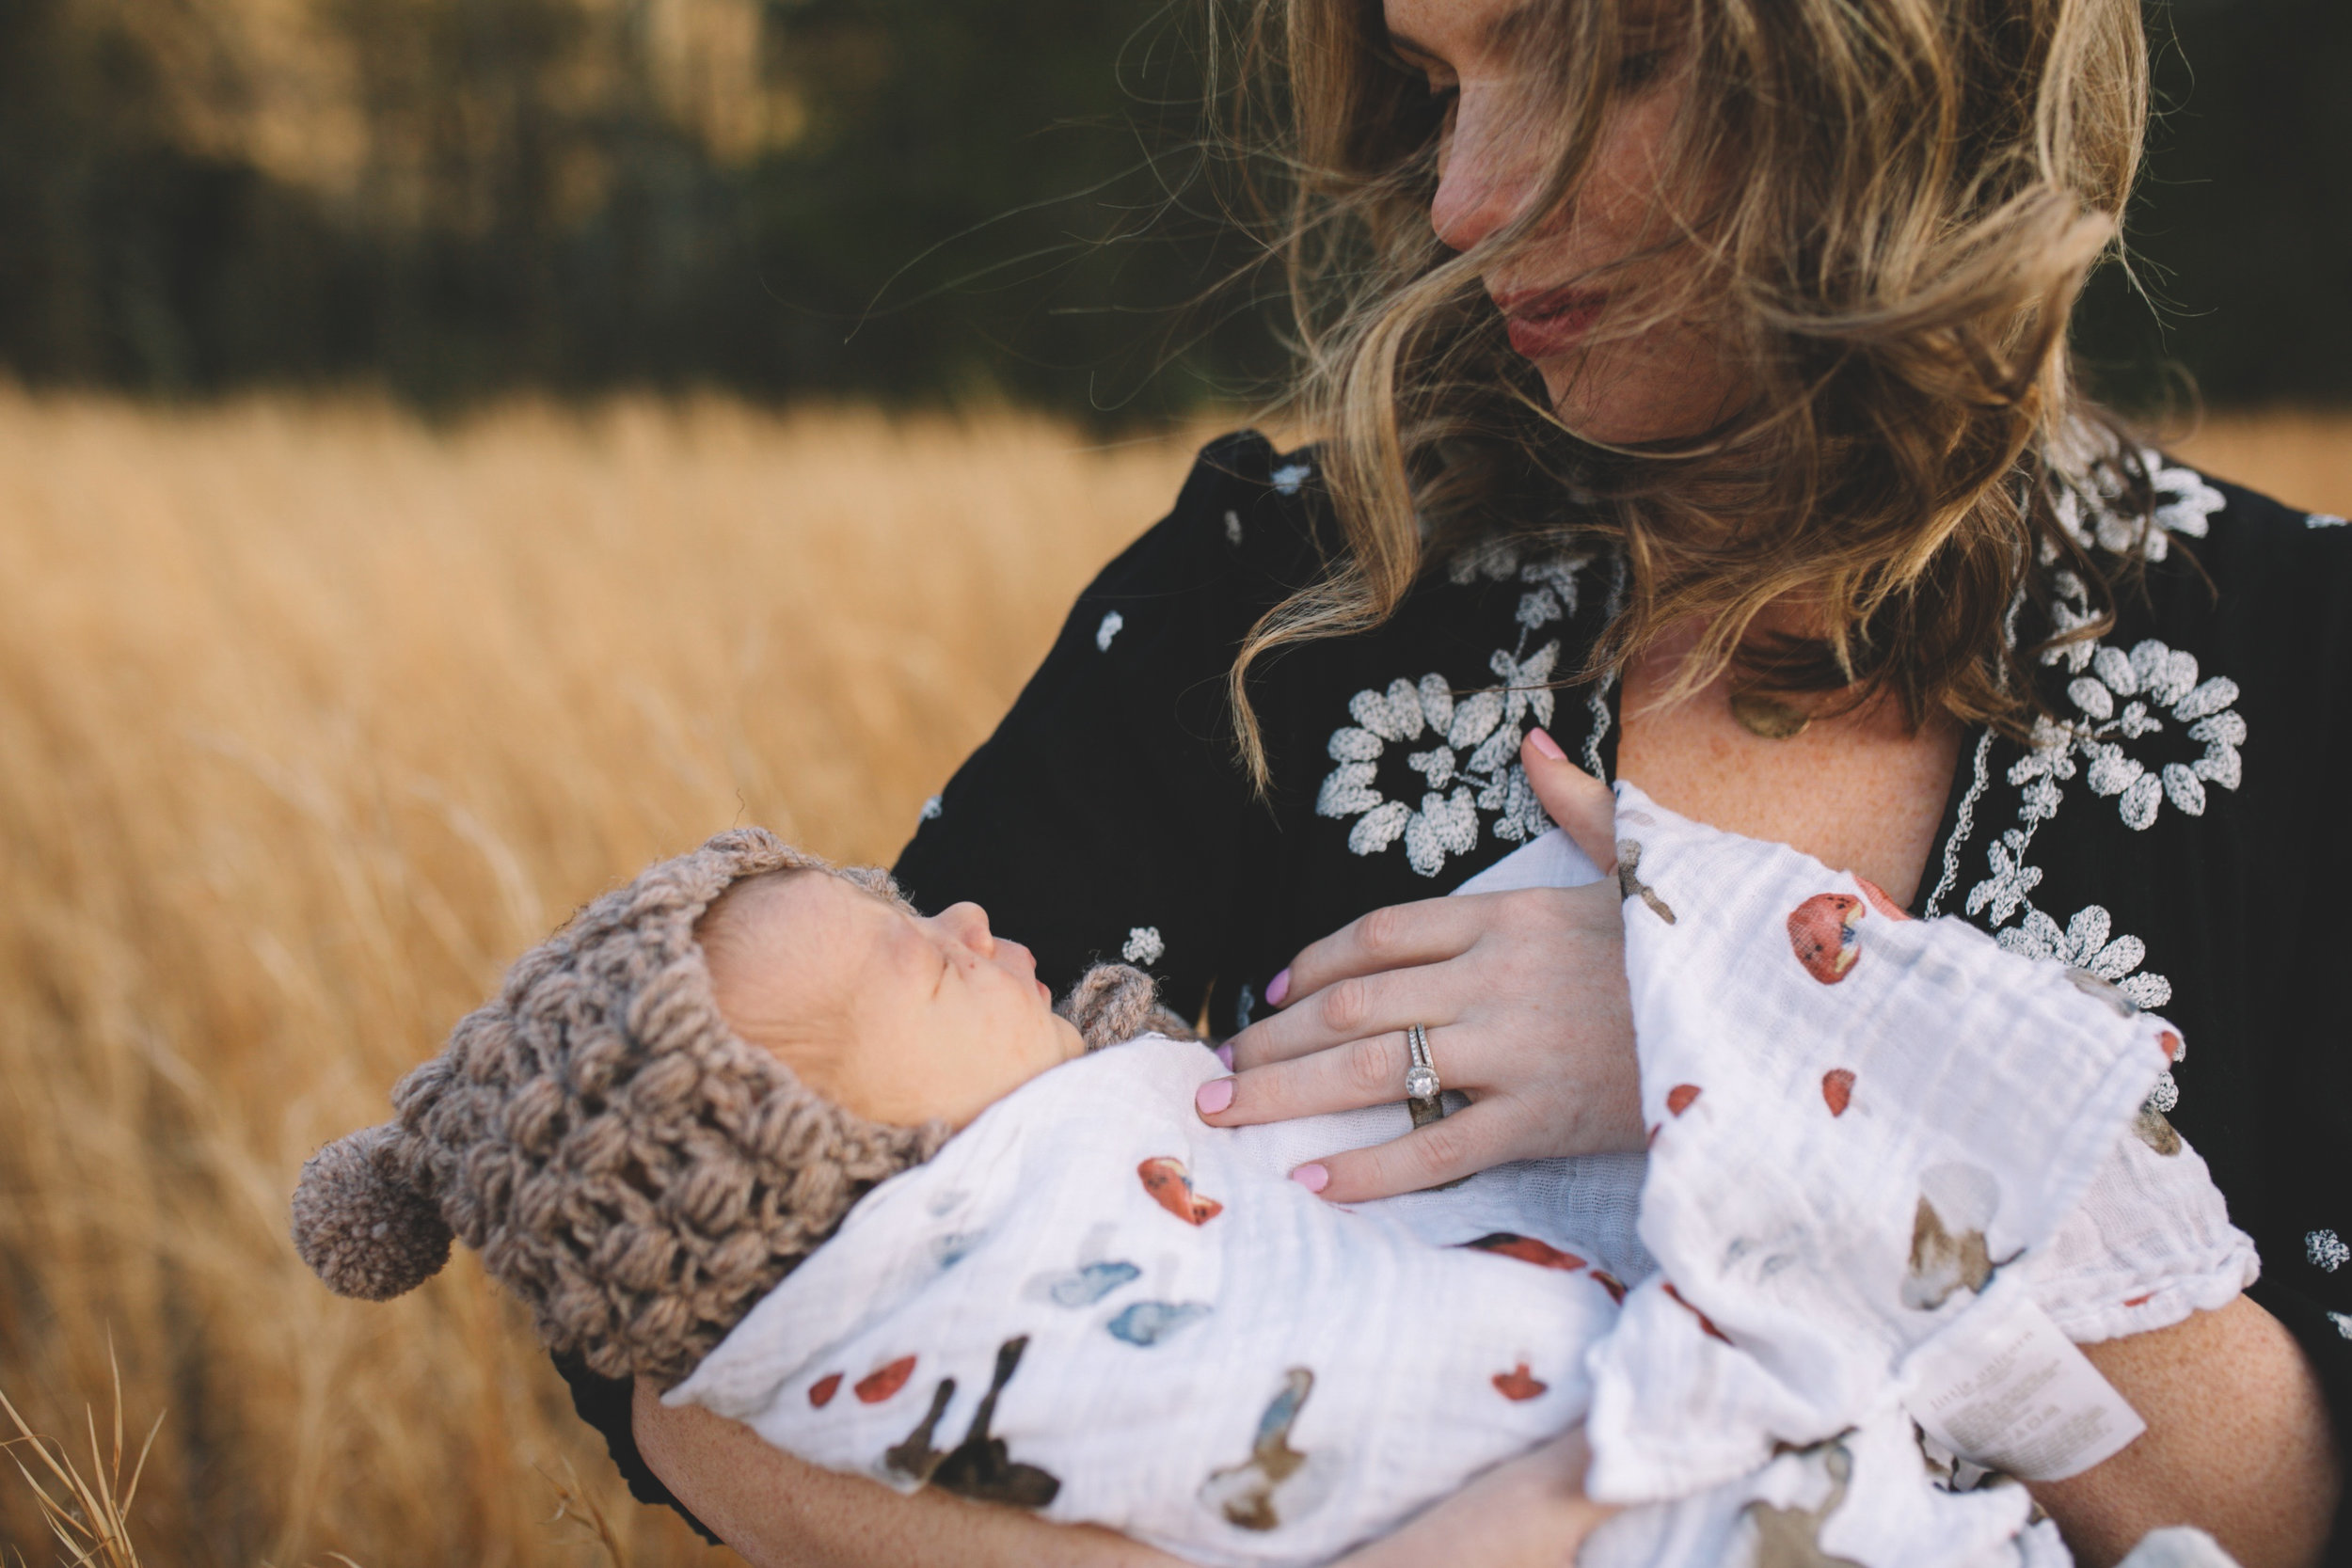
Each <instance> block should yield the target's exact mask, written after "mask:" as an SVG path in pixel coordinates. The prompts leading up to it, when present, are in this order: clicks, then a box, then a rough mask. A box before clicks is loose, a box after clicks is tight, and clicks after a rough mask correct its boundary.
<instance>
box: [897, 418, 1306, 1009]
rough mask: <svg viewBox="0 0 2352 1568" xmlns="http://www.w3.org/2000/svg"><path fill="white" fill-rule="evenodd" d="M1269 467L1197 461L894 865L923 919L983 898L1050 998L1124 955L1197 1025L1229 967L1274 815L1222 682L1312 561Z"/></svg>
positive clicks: (1255, 459) (1254, 439) (1246, 450)
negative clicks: (1240, 752) (1259, 790)
mask: <svg viewBox="0 0 2352 1568" xmlns="http://www.w3.org/2000/svg"><path fill="white" fill-rule="evenodd" d="M1273 462H1274V454H1273V451H1272V449H1271V448H1270V447H1269V446H1268V445H1267V444H1266V442H1265V441H1264V440H1263V438H1262V437H1260V436H1255V435H1251V434H1244V435H1241V436H1229V437H1227V438H1225V439H1224V440H1221V441H1218V442H1216V443H1213V444H1212V445H1211V446H1209V447H1208V448H1207V449H1205V450H1204V451H1202V452H1201V454H1200V460H1199V462H1198V463H1196V465H1195V466H1194V467H1193V470H1192V474H1191V477H1190V478H1189V479H1188V480H1187V481H1186V483H1185V484H1184V491H1183V493H1182V494H1181V495H1180V496H1179V498H1178V499H1177V502H1176V507H1175V510H1174V511H1173V512H1171V513H1170V514H1169V515H1168V517H1167V518H1166V519H1165V520H1163V521H1162V522H1160V523H1159V524H1158V525H1157V526H1155V527H1154V528H1152V530H1151V531H1149V532H1147V533H1145V534H1144V535H1143V536H1142V537H1141V538H1140V539H1138V540H1137V541H1136V543H1135V544H1134V545H1132V546H1129V547H1128V548H1127V549H1126V550H1125V551H1124V552H1123V553H1121V554H1120V556H1119V557H1118V559H1117V560H1115V561H1113V562H1111V563H1110V564H1109V565H1108V566H1106V567H1104V570H1103V572H1102V575H1101V576H1099V577H1098V578H1095V580H1094V582H1093V583H1092V584H1091V585H1090V586H1089V588H1088V589H1087V590H1086V592H1085V593H1084V594H1080V595H1079V597H1078V602H1077V605H1076V607H1075V608H1074V609H1073V610H1071V612H1070V618H1069V620H1068V621H1067V622H1066V623H1064V625H1063V626H1062V629H1061V634H1060V636H1059V637H1058V638H1057V639H1056V641H1055V643H1054V647H1053V651H1052V652H1051V653H1050V654H1048V655H1047V656H1046V658H1045V662H1044V663H1043V665H1042V666H1041V667H1040V669H1039V670H1038V672H1037V673H1036V674H1035V675H1034V676H1033V677H1031V679H1030V681H1029V684H1028V686H1027V688H1026V689H1025V690H1023V692H1022V693H1021V696H1020V698H1019V699H1018V700H1017V701H1016V702H1015V703H1014V704H1013V706H1012V710H1011V712H1009V714H1007V715H1006V716H1005V720H1004V721H1003V722H1002V723H1001V724H999V725H998V726H997V729H996V733H995V734H994V735H993V736H990V737H989V739H988V740H987V741H986V742H985V743H984V744H983V745H982V746H981V747H980V748H979V750H977V752H974V753H973V754H972V756H971V758H970V759H969V760H968V761H967V762H965V763H964V765H963V766H962V768H960V769H958V770H957V772H956V775H955V777H954V778H953V779H951V780H950V781H949V782H948V784H947V786H946V789H944V790H943V791H941V793H940V794H939V796H938V797H937V799H936V800H935V802H934V803H933V805H931V806H927V807H926V809H925V813H924V820H923V821H922V823H921V824H920V825H919V827H918V828H917V830H916V832H915V835H914V841H913V842H912V843H910V844H909V845H908V846H907V847H906V849H905V851H904V852H903V853H902V854H901V855H900V857H899V860H898V866H897V867H896V872H897V876H898V880H899V883H900V885H901V886H902V887H904V888H905V890H906V892H907V894H908V895H909V896H910V897H912V898H913V899H914V902H915V903H916V904H917V905H918V906H919V907H921V908H923V909H925V910H930V911H936V910H938V909H941V908H944V907H945V906H946V905H948V904H951V903H956V902H959V901H961V900H965V899H969V900H972V901H974V902H977V903H978V904H979V905H981V906H982V907H983V908H985V909H986V910H987V911H988V912H989V917H990V923H991V925H992V926H993V928H994V929H996V930H997V931H999V932H1001V933H1003V934H1004V935H1006V936H1009V937H1011V938H1012V939H1014V940H1015V941H1018V942H1022V943H1024V944H1025V945H1027V946H1028V947H1030V948H1031V949H1032V950H1033V951H1035V953H1036V954H1037V959H1038V973H1039V975H1040V977H1041V978H1042V979H1043V980H1044V981H1045V982H1046V984H1047V985H1049V986H1051V987H1052V988H1053V989H1054V990H1056V991H1057V992H1059V991H1062V990H1067V989H1068V987H1069V986H1070V985H1071V983H1072V982H1073V981H1074V980H1075V979H1076V978H1077V977H1078V975H1079V974H1082V973H1084V972H1085V970H1086V968H1087V967H1088V966H1089V964H1091V963H1094V962H1097V961H1103V960H1120V961H1124V962H1127V963H1132V964H1135V965H1136V966H1137V967H1139V968H1142V969H1144V970H1147V971H1149V972H1150V973H1151V974H1152V975H1153V976H1154V977H1155V978H1157V979H1158V981H1159V983H1160V990H1161V996H1162V999H1163V1000H1164V1001H1165V1002H1166V1003H1167V1005H1168V1006H1169V1007H1171V1008H1172V1009H1174V1010H1175V1011H1176V1012H1178V1013H1180V1014H1182V1015H1183V1016H1184V1017H1186V1018H1191V1017H1194V1016H1195V1015H1197V1014H1198V1013H1199V1011H1200V1007H1201V1005H1202V1003H1203V1001H1204V999H1205V998H1206V995H1207V992H1208V989H1209V986H1210V984H1211V983H1212V981H1213V980H1214V979H1215V978H1216V974H1217V973H1218V970H1219V967H1220V964H1221V963H1222V962H1223V961H1224V960H1225V958H1226V955H1225V953H1224V950H1223V940H1222V939H1223V933H1224V931H1225V930H1226V929H1227V928H1228V927H1230V925H1231V912H1230V911H1232V904H1233V899H1234V898H1235V896H1236V888H1237V885H1238V873H1239V872H1240V871H1241V868H1242V867H1243V864H1244V863H1245V856H1246V854H1247V849H1246V847H1245V845H1246V842H1247V841H1248V839H1249V838H1250V837H1251V835H1252V833H1253V832H1255V831H1256V830H1257V828H1258V825H1259V824H1260V823H1261V822H1265V821H1267V820H1268V819H1267V818H1266V817H1265V814H1264V813H1263V811H1261V810H1259V809H1258V808H1257V807H1256V805H1255V803H1254V796H1253V792H1252V791H1251V789H1250V787H1249V784H1248V779H1247V777H1246V775H1245V773H1244V772H1243V770H1242V768H1241V766H1240V764H1239V763H1238V761H1237V760H1236V753H1235V751H1234V745H1233V727H1232V720H1231V717H1230V713H1229V709H1228V706H1227V697H1226V673H1227V671H1228V670H1229V669H1230V668H1231V666H1232V661H1233V656H1234V653H1235V651H1236V650H1237V648H1238V647H1239V645H1240V643H1241V641H1242V639H1243V638H1244V637H1245V636H1246V635H1247V634H1248V630H1249V628H1250V626H1252V625H1253V624H1254V623H1255V622H1256V621H1257V619H1258V617H1259V616H1260V615H1262V614H1263V613H1264V611H1265V610H1267V609H1268V608H1270V607H1271V606H1272V605H1273V604H1274V603H1276V602H1277V601H1278V600H1279V597H1280V596H1281V594H1283V593H1284V592H1285V590H1286V586H1287V584H1288V582H1289V581H1290V580H1292V579H1294V578H1295V577H1296V576H1297V574H1298V571H1299V569H1300V568H1301V567H1302V566H1303V565H1304V564H1305V563H1306V562H1308V561H1311V546H1310V543H1309V541H1308V540H1307V538H1306V537H1305V534H1304V533H1303V531H1300V530H1298V529H1297V528H1295V527H1282V526H1278V525H1279V523H1281V522H1282V521H1284V520H1285V519H1284V517H1283V516H1282V515H1281V513H1280V511H1279V500H1280V495H1279V490H1278V489H1277V488H1276V486H1275V485H1274V483H1272V481H1271V480H1270V478H1269V469H1270V467H1271V465H1272V464H1273Z"/></svg>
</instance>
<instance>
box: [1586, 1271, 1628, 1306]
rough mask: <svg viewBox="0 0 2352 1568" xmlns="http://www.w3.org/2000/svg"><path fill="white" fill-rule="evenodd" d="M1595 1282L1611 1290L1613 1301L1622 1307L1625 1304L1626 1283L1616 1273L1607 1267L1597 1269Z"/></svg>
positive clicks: (1594, 1272)
mask: <svg viewBox="0 0 2352 1568" xmlns="http://www.w3.org/2000/svg"><path fill="white" fill-rule="evenodd" d="M1593 1282H1594V1283H1595V1284H1597V1285H1598V1286H1599V1287H1600V1288H1601V1289H1602V1290H1604V1291H1608V1292H1609V1299H1610V1300H1611V1301H1613V1302H1615V1303H1616V1304H1617V1305H1618V1306H1620V1307H1623V1306H1624V1305H1625V1284H1624V1282H1623V1281H1621V1280H1619V1279H1618V1278H1617V1276H1616V1275H1613V1274H1611V1273H1610V1272H1609V1271H1608V1270H1607V1269H1595V1270H1594V1271H1593Z"/></svg>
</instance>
